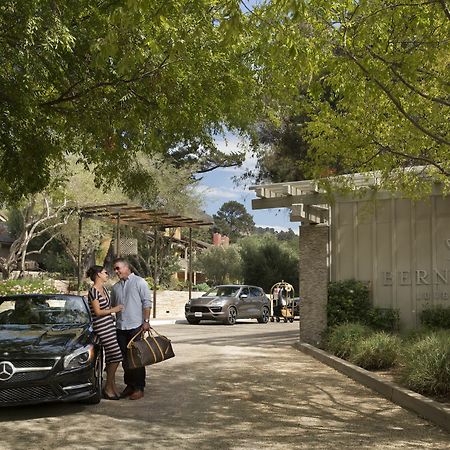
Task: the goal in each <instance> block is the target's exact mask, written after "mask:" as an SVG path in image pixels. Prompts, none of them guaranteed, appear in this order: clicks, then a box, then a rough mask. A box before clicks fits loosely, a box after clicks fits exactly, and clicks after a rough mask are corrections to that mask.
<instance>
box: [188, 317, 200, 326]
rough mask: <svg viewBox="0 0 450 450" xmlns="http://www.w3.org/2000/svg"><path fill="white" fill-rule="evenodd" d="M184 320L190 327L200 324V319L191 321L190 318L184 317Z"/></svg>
mask: <svg viewBox="0 0 450 450" xmlns="http://www.w3.org/2000/svg"><path fill="white" fill-rule="evenodd" d="M186 320H187V321H188V322H189V323H190V324H191V325H198V324H199V323H200V319H193V318H192V317H186Z"/></svg>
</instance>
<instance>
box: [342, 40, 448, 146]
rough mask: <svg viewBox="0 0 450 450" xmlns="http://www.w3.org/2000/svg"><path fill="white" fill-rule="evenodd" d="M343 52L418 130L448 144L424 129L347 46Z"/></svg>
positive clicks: (441, 142)
mask: <svg viewBox="0 0 450 450" xmlns="http://www.w3.org/2000/svg"><path fill="white" fill-rule="evenodd" d="M344 51H345V54H346V55H347V56H348V57H349V58H350V59H351V60H352V61H353V62H354V63H355V64H356V65H357V66H358V67H359V68H360V69H361V71H362V72H363V73H364V74H365V75H366V76H367V77H368V78H369V79H371V80H372V81H373V82H374V83H375V84H376V85H377V86H378V87H379V88H380V89H381V90H382V91H383V92H384V93H385V94H386V96H387V97H388V98H389V99H390V100H391V102H392V103H393V104H394V106H395V107H396V108H397V110H398V111H399V112H400V113H401V114H402V115H403V117H405V118H406V119H407V120H408V121H409V122H411V123H412V124H413V125H414V126H415V127H416V128H417V129H418V130H420V131H422V133H424V134H426V135H427V136H428V137H430V138H431V139H433V140H435V141H436V142H439V143H440V144H444V145H448V146H450V141H447V140H446V139H445V138H443V137H442V136H439V135H437V134H435V133H433V132H432V131H430V130H428V129H426V128H425V127H423V126H422V125H421V124H420V123H419V122H418V121H417V120H416V119H414V118H413V117H412V116H411V115H410V114H408V112H407V111H406V110H405V108H403V105H402V104H401V102H400V100H399V99H397V98H396V97H395V96H394V94H392V92H391V91H390V90H389V89H388V87H387V86H385V85H384V83H382V82H381V81H380V80H378V79H377V78H376V77H375V76H374V75H373V74H372V73H371V72H370V71H369V70H368V69H367V68H366V67H365V66H364V65H363V64H362V63H361V62H360V61H359V60H358V58H357V57H356V56H355V55H353V54H352V53H351V52H350V51H349V50H348V48H345V49H344Z"/></svg>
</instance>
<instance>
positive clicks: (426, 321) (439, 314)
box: [420, 306, 450, 330]
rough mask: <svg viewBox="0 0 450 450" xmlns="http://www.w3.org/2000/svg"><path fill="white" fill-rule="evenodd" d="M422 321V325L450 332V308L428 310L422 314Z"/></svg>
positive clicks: (439, 307)
mask: <svg viewBox="0 0 450 450" xmlns="http://www.w3.org/2000/svg"><path fill="white" fill-rule="evenodd" d="M420 321H421V323H422V325H424V326H426V327H429V328H434V329H437V328H444V329H447V330H450V307H443V306H435V307H433V308H426V309H424V310H423V311H422V312H421V313H420Z"/></svg>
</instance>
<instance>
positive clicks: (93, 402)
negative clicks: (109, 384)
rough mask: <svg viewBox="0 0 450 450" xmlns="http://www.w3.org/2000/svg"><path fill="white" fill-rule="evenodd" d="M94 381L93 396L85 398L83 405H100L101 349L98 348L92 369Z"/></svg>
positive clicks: (101, 388)
mask: <svg viewBox="0 0 450 450" xmlns="http://www.w3.org/2000/svg"><path fill="white" fill-rule="evenodd" d="M94 380H95V394H94V395H92V397H89V398H87V399H86V400H84V401H83V403H87V404H88V405H96V404H97V403H100V400H101V398H102V391H103V349H102V348H100V350H99V352H98V354H97V359H96V361H95V368H94Z"/></svg>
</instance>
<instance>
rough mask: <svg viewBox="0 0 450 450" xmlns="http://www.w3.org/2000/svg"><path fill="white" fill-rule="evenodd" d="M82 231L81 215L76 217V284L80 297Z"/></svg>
mask: <svg viewBox="0 0 450 450" xmlns="http://www.w3.org/2000/svg"><path fill="white" fill-rule="evenodd" d="M82 231H83V216H82V214H80V215H79V217H78V261H77V262H78V283H77V293H78V295H80V288H81V233H82Z"/></svg>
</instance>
